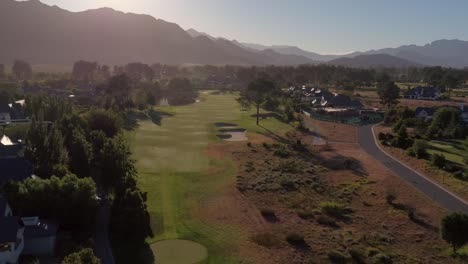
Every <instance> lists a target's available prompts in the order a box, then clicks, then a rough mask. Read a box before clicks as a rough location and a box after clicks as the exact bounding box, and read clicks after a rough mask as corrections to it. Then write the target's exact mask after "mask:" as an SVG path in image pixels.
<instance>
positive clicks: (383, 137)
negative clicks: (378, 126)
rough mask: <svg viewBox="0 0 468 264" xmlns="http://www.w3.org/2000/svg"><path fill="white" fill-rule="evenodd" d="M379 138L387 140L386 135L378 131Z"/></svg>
mask: <svg viewBox="0 0 468 264" xmlns="http://www.w3.org/2000/svg"><path fill="white" fill-rule="evenodd" d="M379 140H380V141H385V140H387V135H386V134H385V133H382V132H380V133H379Z"/></svg>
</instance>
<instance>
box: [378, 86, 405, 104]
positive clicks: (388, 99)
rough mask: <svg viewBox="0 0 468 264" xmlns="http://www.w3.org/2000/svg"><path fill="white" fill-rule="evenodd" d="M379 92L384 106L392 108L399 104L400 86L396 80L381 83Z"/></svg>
mask: <svg viewBox="0 0 468 264" xmlns="http://www.w3.org/2000/svg"><path fill="white" fill-rule="evenodd" d="M377 93H378V95H379V97H380V103H381V104H382V105H383V106H386V107H388V108H391V107H393V106H395V105H397V104H398V98H400V88H399V87H398V86H397V85H396V84H395V83H394V82H386V83H383V84H380V85H379V88H378V91H377Z"/></svg>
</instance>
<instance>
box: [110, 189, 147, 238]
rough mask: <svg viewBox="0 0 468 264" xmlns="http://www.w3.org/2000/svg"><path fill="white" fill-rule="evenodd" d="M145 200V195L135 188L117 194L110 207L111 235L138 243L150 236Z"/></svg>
mask: <svg viewBox="0 0 468 264" xmlns="http://www.w3.org/2000/svg"><path fill="white" fill-rule="evenodd" d="M146 200H147V195H146V193H142V192H140V191H139V190H138V189H137V188H136V187H135V188H132V187H130V188H127V189H125V190H123V191H122V192H119V193H118V195H117V196H116V199H115V200H114V203H113V206H112V218H111V219H112V221H111V229H112V230H113V232H112V233H113V234H116V235H118V236H119V237H121V238H124V239H126V240H131V241H139V242H143V241H144V240H145V239H146V238H147V237H148V236H152V235H153V232H152V230H151V226H150V216H149V213H148V209H147V207H146ZM129 216H131V217H129Z"/></svg>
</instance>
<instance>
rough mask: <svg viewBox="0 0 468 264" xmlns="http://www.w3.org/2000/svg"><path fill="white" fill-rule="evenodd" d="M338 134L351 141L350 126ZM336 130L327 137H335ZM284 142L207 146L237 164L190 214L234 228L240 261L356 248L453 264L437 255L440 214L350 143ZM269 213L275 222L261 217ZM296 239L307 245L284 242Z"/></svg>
mask: <svg viewBox="0 0 468 264" xmlns="http://www.w3.org/2000/svg"><path fill="white" fill-rule="evenodd" d="M319 125H321V126H320V127H321V129H322V131H321V132H322V133H324V134H326V135H333V134H334V131H333V130H335V129H337V127H334V125H338V126H340V127H338V129H343V128H346V129H348V128H350V127H349V126H346V127H341V124H331V125H330V124H319ZM329 129H333V130H332V131H330V130H329ZM339 133H342V135H343V136H344V135H347V138H346V141H351V140H353V139H354V138H355V135H354V134H353V133H354V132H353V130H351V132H349V131H348V132H344V133H343V132H341V131H340V132H339ZM350 134H351V136H349V135H350ZM336 135H337V134H335V137H333V136H332V138H336V139H338V137H337V136H336ZM298 137H299V138H298ZM288 139H289V140H290V142H291V143H290V144H285V143H284V142H282V143H279V142H274V141H273V142H271V141H265V142H261V141H260V138H257V140H256V141H255V142H252V141H251V144H248V145H247V144H219V145H217V146H216V145H215V146H212V147H213V149H210V150H209V152H210V153H213V155H215V156H218V157H221V156H222V157H230V158H232V159H233V160H234V161H235V162H236V164H237V165H238V168H239V169H238V173H237V177H236V179H235V180H234V179H233V182H232V183H231V184H229V185H227V186H226V189H225V190H223V191H222V192H221V193H222V194H221V195H220V196H217V197H216V198H213V199H212V200H209V201H207V202H206V204H204V206H203V208H200V209H199V211H198V212H197V215H198V217H200V218H201V219H204V221H207V222H209V223H214V224H216V225H222V226H225V225H231V226H235V227H236V228H238V229H239V230H241V233H239V239H240V241H239V242H238V244H236V247H235V250H234V249H233V252H235V254H236V255H238V256H239V257H240V259H247V260H252V261H255V262H256V263H329V259H328V253H329V252H331V251H333V250H336V251H339V252H341V253H342V254H344V255H346V256H348V257H349V252H350V250H357V251H360V252H362V254H363V255H365V258H366V260H367V261H368V262H366V263H374V261H375V259H374V255H372V254H386V255H388V256H391V258H392V260H393V263H459V262H458V261H457V260H455V259H452V258H450V257H448V256H446V255H444V250H446V249H448V248H449V246H448V245H447V244H446V243H445V242H444V241H443V240H442V239H441V238H440V236H439V233H438V231H437V227H438V224H439V221H440V219H441V217H442V216H443V215H444V214H445V211H444V210H443V209H441V208H439V207H437V206H436V205H434V204H433V203H432V202H431V201H430V200H429V199H428V198H427V197H425V196H424V195H422V194H421V193H419V192H417V191H416V190H415V189H413V188H412V187H411V186H409V185H408V184H406V183H405V182H404V181H402V180H401V179H400V178H399V177H397V176H396V175H393V174H392V173H391V172H390V171H389V170H388V169H386V168H385V167H384V166H383V165H381V164H380V163H379V162H377V161H376V160H375V159H374V158H373V157H371V156H369V155H368V154H367V153H366V152H364V151H363V150H362V149H361V148H360V147H359V146H358V145H357V144H349V143H340V142H336V143H334V144H331V145H330V147H329V148H327V149H326V150H316V149H312V148H310V149H308V148H307V147H306V148H305V149H304V148H302V146H298V145H297V144H296V142H297V141H298V139H300V140H301V141H302V142H303V144H304V145H305V146H310V145H307V143H306V142H310V141H311V140H312V139H311V137H310V136H308V137H307V136H305V137H304V138H302V139H301V138H300V134H297V133H296V134H294V136H293V137H289V138H288ZM263 143H265V144H263ZM214 149H216V150H217V151H214ZM220 153H222V154H220ZM329 161H332V162H330V164H329V165H326V162H329ZM333 166H336V167H335V168H333ZM389 193H392V194H395V196H396V197H397V198H396V199H395V201H394V204H396V205H404V206H405V208H412V209H414V211H413V213H414V215H415V217H416V219H419V220H421V221H422V222H423V223H425V224H424V225H422V224H420V223H417V222H415V221H414V218H413V219H411V218H410V217H409V214H408V212H407V211H404V210H401V209H399V208H402V207H399V206H394V205H391V204H389V203H388V202H387V195H388V194H389ZM327 201H334V202H337V203H338V205H340V206H341V205H342V206H343V208H342V209H340V210H342V212H343V215H342V216H339V215H328V214H327V213H324V211H323V209H322V203H323V202H327ZM226 204H229V206H226ZM339 212H341V211H339ZM269 216H274V217H275V219H276V221H275V222H269V221H267V218H266V217H269ZM295 235H298V236H295ZM301 237H303V241H304V243H305V244H306V245H307V247H297V246H295V245H294V244H292V243H290V242H289V241H290V240H288V238H297V239H300V238H301ZM297 239H296V241H299V240H297ZM369 252H371V253H369Z"/></svg>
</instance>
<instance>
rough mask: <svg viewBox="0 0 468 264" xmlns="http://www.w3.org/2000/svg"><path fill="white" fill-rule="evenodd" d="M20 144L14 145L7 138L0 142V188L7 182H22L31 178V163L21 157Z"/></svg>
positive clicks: (21, 148) (21, 147)
mask: <svg viewBox="0 0 468 264" xmlns="http://www.w3.org/2000/svg"><path fill="white" fill-rule="evenodd" d="M23 148H24V145H23V144H22V143H14V142H12V141H11V140H10V139H9V138H8V137H7V136H5V135H4V136H3V137H2V138H1V140H0V168H1V173H0V186H2V185H3V184H5V183H7V182H9V181H24V180H26V179H27V178H29V177H31V176H32V174H33V168H32V165H31V163H30V162H29V161H28V160H26V159H25V158H24V157H23Z"/></svg>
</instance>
